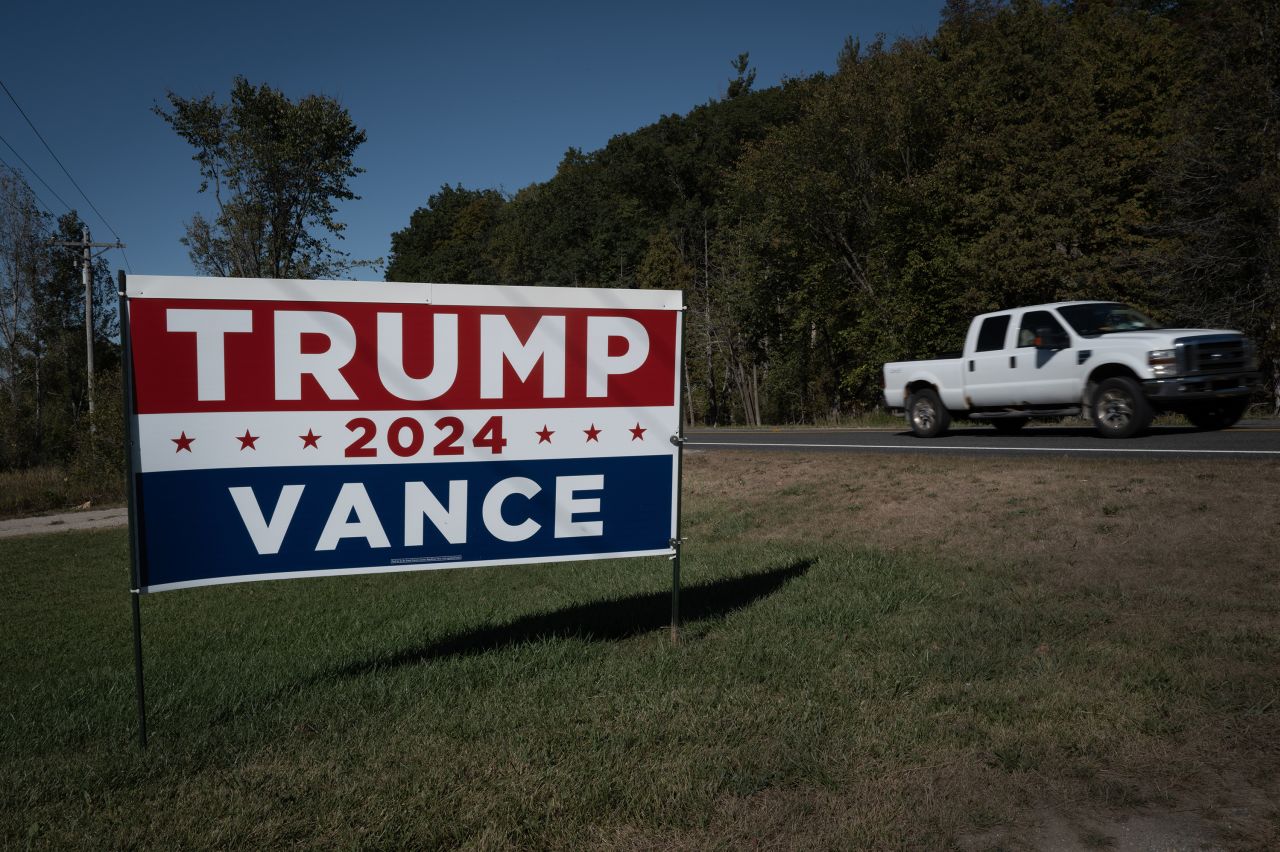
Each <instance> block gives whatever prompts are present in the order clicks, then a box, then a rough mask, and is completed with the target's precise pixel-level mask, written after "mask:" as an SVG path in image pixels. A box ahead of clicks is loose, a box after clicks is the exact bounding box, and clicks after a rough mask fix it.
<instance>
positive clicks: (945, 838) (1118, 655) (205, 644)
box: [0, 452, 1280, 849]
mask: <svg viewBox="0 0 1280 852" xmlns="http://www.w3.org/2000/svg"><path fill="white" fill-rule="evenodd" d="M687 461H688V468H687V475H686V534H687V535H688V536H689V538H690V542H689V544H688V547H687V551H686V560H685V566H684V567H685V580H686V586H685V593H684V596H683V599H682V600H683V603H684V609H685V614H686V618H687V619H688V623H687V624H686V628H685V631H684V634H683V641H682V642H681V643H680V644H679V645H672V644H671V643H670V642H669V640H668V634H667V631H666V629H665V626H666V624H667V622H668V621H669V607H670V602H669V597H668V591H669V582H670V566H669V563H667V562H666V561H665V560H659V559H648V560H633V561H624V562H600V563H570V564H564V565H544V566H529V567H504V568H487V569H475V570H460V571H442V572H423V573H408V574H398V575H382V576H368V577H347V578H328V579H316V580H299V581H285V582H273V583H258V584H246V585H239V586H224V587H214V588H206V589H195V590H188V591H179V592H170V593H164V594H159V595H153V596H149V597H145V598H144V599H143V600H142V608H143V623H144V635H145V641H146V658H147V678H148V681H147V686H148V700H149V701H148V703H149V708H150V724H151V736H152V741H151V747H150V748H149V749H148V750H147V751H146V752H145V753H140V752H139V750H138V749H137V747H136V744H135V741H134V737H135V729H134V724H135V720H134V703H133V671H132V657H131V644H130V641H131V640H130V618H129V598H128V595H127V592H126V589H127V584H128V582H127V574H128V571H127V544H126V536H125V533H124V532H123V531H111V532H94V533H78V534H75V533H64V534H60V535H49V536H42V537H32V538H25V539H7V540H0V570H2V571H3V572H4V575H5V577H6V579H7V580H8V584H7V586H8V588H7V594H6V595H5V596H4V599H3V601H2V602H0V620H2V622H3V624H4V629H3V631H2V632H0V672H3V679H2V683H3V692H2V693H0V712H2V713H3V719H4V724H3V725H0V845H3V846H6V847H13V848H23V847H25V846H33V847H37V848H67V847H78V848H95V849H99V848H114V847H150V848H172V847H219V848H244V847H250V848H266V847H279V846H286V845H290V846H307V847H312V846H332V847H341V848H351V847H373V848H387V847H410V848H438V847H462V848H470V849H497V848H582V847H597V848H599V847H603V848H621V849H653V848H676V849H706V848H723V849H736V848H741V847H743V846H752V845H759V846H764V847H770V848H774V847H783V848H840V849H845V848H944V849H945V848H959V849H979V848H997V847H1000V848H1034V847H1042V846H1048V845H1053V844H1054V842H1055V841H1062V840H1070V841H1072V842H1075V843H1077V844H1084V845H1085V846H1090V845H1092V846H1096V847H1098V848H1108V847H1111V848H1125V847H1124V846H1123V845H1122V843H1123V839H1124V837H1126V836H1129V835H1131V834H1132V831H1133V830H1135V829H1136V830H1138V831H1140V833H1143V836H1144V837H1146V838H1147V839H1149V840H1153V841H1157V842H1158V841H1162V840H1163V839H1165V838H1167V837H1170V836H1172V837H1173V838H1174V839H1185V840H1187V841H1188V842H1191V843H1192V844H1193V845H1191V846H1189V847H1188V848H1198V847H1197V845H1194V844H1201V843H1203V844H1208V845H1210V846H1213V847H1227V848H1231V847H1238V848H1267V847H1272V848H1275V847H1276V846H1280V810H1278V809H1277V804H1276V803H1277V802H1278V801H1280V558H1277V556H1278V554H1277V552H1276V551H1277V548H1278V547H1280V508H1278V507H1280V464H1276V463H1272V462H1264V463H1256V462H1233V461H1215V462H1199V461H1191V462H1182V461H1168V460H1162V461H1128V462H1120V463H1116V462H1106V463H1104V462H1092V461H1083V462H1079V461H1066V460H1060V459H1051V458H1045V459H1035V460H1023V459H1017V460H1001V459H991V458H982V459H978V458H953V457H945V458H943V457H936V456H935V457H929V458H921V459H915V458H913V457H908V456H901V455H881V456H872V455H867V456H839V455H834V454H830V455H809V456H805V455H789V454H788V455H758V454H753V453H747V452H743V453H718V454H710V453H690V454H689V455H688V456H687ZM1117 844H1121V845H1119V846H1117ZM1157 845H1158V844H1157ZM1166 845H1167V844H1166ZM1134 848H1139V847H1134ZM1160 848H1164V847H1163V846H1160Z"/></svg>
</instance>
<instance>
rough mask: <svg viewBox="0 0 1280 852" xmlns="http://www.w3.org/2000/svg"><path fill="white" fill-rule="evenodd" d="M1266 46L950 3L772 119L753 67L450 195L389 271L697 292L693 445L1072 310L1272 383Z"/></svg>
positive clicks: (1191, 22)
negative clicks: (530, 166) (1191, 339)
mask: <svg viewBox="0 0 1280 852" xmlns="http://www.w3.org/2000/svg"><path fill="white" fill-rule="evenodd" d="M1278 24H1280V3H1277V2H1275V0H1265V2H1252V0H1220V2H1218V1H1215V2H1210V1H1209V0H1173V1H1172V2H1166V1H1165V0H1162V1H1161V2H1145V0H1128V2H1114V3H1113V2H1108V3H1100V2H1088V3H1086V2H1081V0H1077V2H1040V0H1012V2H1008V3H1004V2H997V0H948V2H947V3H946V5H945V7H944V8H943V11H942V19H941V23H940V26H939V28H938V31H937V33H936V34H935V35H934V36H933V37H930V38H922V39H911V40H902V41H898V42H896V43H894V44H892V45H889V44H886V43H885V42H884V41H883V40H877V41H876V42H874V43H872V44H870V45H867V46H863V45H860V44H858V43H856V42H848V43H846V45H845V47H844V49H843V50H842V51H841V52H840V54H839V57H838V59H839V61H838V68H837V71H836V72H835V73H834V74H832V75H830V76H826V75H818V76H815V77H811V78H808V79H804V80H795V81H789V82H787V83H785V84H783V85H782V86H778V87H774V88H770V89H766V90H760V91H757V90H755V89H754V88H753V85H754V77H755V75H754V71H753V70H752V69H751V67H750V64H749V58H748V56H747V55H746V54H745V53H744V54H742V55H740V56H739V57H738V58H737V60H736V61H734V62H732V63H730V64H731V67H732V69H733V71H734V73H735V76H734V77H733V78H731V79H730V81H729V83H728V86H727V90H726V96H725V97H724V99H722V100H719V101H713V102H709V103H707V104H705V105H703V106H700V107H697V108H696V109H694V110H692V111H691V112H690V113H689V114H687V115H684V116H675V115H668V116H664V117H662V118H661V119H660V120H659V121H657V122H656V123H654V124H652V125H649V126H647V127H643V128H641V129H639V130H637V131H635V132H634V133H629V134H623V135H620V136H617V137H615V138H613V139H611V140H610V141H609V143H608V145H606V146H605V147H604V148H603V149H601V150H599V151H596V152H590V153H584V152H582V151H578V150H576V149H573V150H570V151H569V152H568V153H567V154H566V155H565V157H564V160H563V161H562V162H561V164H560V168H559V169H558V170H557V173H556V175H555V176H554V177H553V178H552V179H551V180H549V181H547V182H545V183H541V184H535V185H533V186H530V187H527V188H525V189H523V190H521V191H520V192H518V193H516V195H515V196H514V197H512V198H511V199H510V200H508V201H505V202H501V201H500V200H499V199H498V198H497V197H496V196H492V194H491V193H490V194H486V193H480V192H474V191H469V190H463V189H461V188H460V187H459V188H456V189H453V190H448V188H446V190H447V191H442V193H441V194H440V195H437V196H433V197H432V198H431V199H430V201H429V203H428V207H427V208H426V209H427V210H428V211H429V215H424V218H423V221H422V222H421V223H419V222H418V217H419V214H423V213H424V211H419V213H416V214H414V215H415V218H414V220H413V221H411V222H410V226H409V228H408V229H406V231H402V232H400V233H399V234H397V235H396V239H397V241H398V242H397V243H396V245H397V260H398V261H399V262H400V263H402V264H403V266H402V268H403V269H405V270H414V271H412V272H409V273H407V275H406V277H410V278H413V277H418V276H420V275H422V274H423V273H422V272H419V271H418V270H424V271H436V270H447V271H448V273H449V275H450V277H451V278H452V279H453V280H467V281H472V280H494V279H496V280H499V281H506V282H510V283H525V284H554V285H563V286H603V287H664V286H665V287H679V288H680V289H683V290H684V291H685V301H686V304H687V307H688V310H687V312H686V354H687V357H686V363H685V371H686V379H687V385H688V388H689V400H688V402H689V406H688V408H689V410H690V412H691V413H692V414H693V416H694V417H695V418H696V419H697V420H699V421H701V422H705V423H730V422H761V421H813V420H815V419H825V418H829V417H833V416H835V417H838V416H840V415H842V414H845V413H851V412H857V411H860V410H862V409H864V408H867V407H870V406H875V405H878V404H879V402H880V398H879V397H880V366H881V364H882V363H883V362H884V361H886V360H893V359H899V358H904V357H923V356H927V355H931V354H936V353H938V352H939V351H945V350H953V349H957V348H959V346H960V344H961V342H962V339H963V335H964V332H965V330H966V328H967V320H968V318H969V317H970V316H972V315H973V314H974V313H977V312H981V311H985V310H992V309H998V308H1002V307H1014V306H1017V305H1021V304H1031V303H1036V302H1042V301H1051V300H1058V299H1076V298H1098V299H1121V300H1125V301H1129V302H1132V303H1134V304H1136V305H1138V306H1139V307H1141V308H1143V309H1145V310H1146V311H1148V312H1149V313H1151V314H1153V315H1155V316H1156V317H1158V318H1161V319H1165V320H1167V321H1169V322H1178V323H1184V324H1190V325H1199V326H1211V327H1236V328H1242V329H1243V330H1245V331H1246V332H1248V333H1249V334H1250V335H1251V336H1252V337H1253V338H1254V339H1255V340H1257V341H1259V343H1260V344H1261V345H1262V347H1263V354H1264V357H1265V358H1267V359H1271V360H1273V361H1274V364H1275V370H1276V371H1277V372H1280V331H1277V327H1278V326H1280V282H1278V281H1277V272H1276V270H1277V266H1276V262H1277V258H1278V257H1280V141H1278V140H1280V135H1277V133H1276V132H1275V128H1276V127H1278V126H1280V45H1278V44H1277V26H1278ZM455 195H456V196H459V199H454V197H453V196H455ZM482 198H483V199H486V202H485V207H484V209H485V211H486V216H485V218H484V219H483V227H470V228H466V227H463V228H459V227H458V225H457V224H456V223H457V222H458V221H460V213H459V211H460V210H462V209H464V208H465V205H462V206H457V205H455V204H454V202H455V200H463V201H466V203H467V204H472V203H475V202H476V201H477V200H478V199H482ZM437 208H440V211H441V212H440V214H439V215H437V214H436V213H435V211H436V209H437ZM490 214H491V215H490ZM440 233H448V234H449V235H450V236H449V237H448V239H444V238H442V237H440V236H439V234H440ZM459 234H461V235H462V236H461V237H459V236H458V235H459ZM459 239H461V241H462V242H468V241H474V242H473V243H472V245H471V246H470V248H464V247H462V246H460V245H458V244H457V243H458V240H459ZM411 255H412V257H411ZM415 258H416V259H415ZM445 258H463V259H464V260H463V261H462V262H461V265H460V266H449V265H448V264H447V263H445ZM427 260H430V263H427V264H426V265H425V266H420V267H415V266H412V264H414V263H418V262H420V261H421V262H424V263H425V262H426V261H427ZM433 264H434V265H433ZM397 274H399V273H397ZM437 274H438V273H437Z"/></svg>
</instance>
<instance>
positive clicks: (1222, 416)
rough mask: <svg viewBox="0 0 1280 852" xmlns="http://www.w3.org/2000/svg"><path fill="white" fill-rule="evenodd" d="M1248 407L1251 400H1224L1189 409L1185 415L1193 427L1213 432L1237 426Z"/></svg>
mask: <svg viewBox="0 0 1280 852" xmlns="http://www.w3.org/2000/svg"><path fill="white" fill-rule="evenodd" d="M1248 407H1249V400H1247V399H1224V400H1215V401H1214V402H1207V403H1205V404H1204V405H1200V406H1197V407H1195V408H1192V409H1189V410H1188V411H1186V412H1184V414H1185V415H1186V418H1187V419H1188V420H1190V421H1191V425H1193V426H1195V427H1196V428H1197V429H1203V430H1205V431H1212V430H1214V429H1229V428H1230V427H1232V426H1234V425H1236V422H1237V421H1238V420H1239V419H1240V418H1241V417H1243V416H1244V411H1245V409H1246V408H1248Z"/></svg>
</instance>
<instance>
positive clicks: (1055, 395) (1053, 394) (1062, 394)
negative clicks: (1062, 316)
mask: <svg viewBox="0 0 1280 852" xmlns="http://www.w3.org/2000/svg"><path fill="white" fill-rule="evenodd" d="M1055 339H1056V340H1058V341H1061V342H1062V344H1063V346H1062V347H1061V348H1053V349H1044V348H1037V347H1036V340H1045V341H1051V340H1055ZM1015 343H1016V348H1015V349H1014V351H1013V352H1012V353H1011V354H1010V359H1009V364H1010V372H1009V383H1010V386H1009V393H1010V396H1012V397H1013V398H1014V399H1015V400H1017V401H1019V402H1026V403H1028V404H1030V405H1070V404H1073V403H1079V402H1080V398H1081V395H1082V394H1083V393H1084V380H1083V379H1082V378H1081V376H1082V375H1083V371H1082V370H1081V368H1080V366H1079V363H1078V361H1077V349H1076V347H1075V345H1074V341H1073V340H1072V338H1071V336H1070V333H1069V332H1068V331H1067V330H1066V329H1065V328H1063V327H1062V323H1060V322H1059V321H1058V319H1057V317H1055V316H1054V315H1053V314H1052V313H1051V312H1049V311H1044V310H1038V311H1024V312H1023V313H1022V316H1021V317H1020V318H1019V321H1018V334H1017V339H1016V341H1015Z"/></svg>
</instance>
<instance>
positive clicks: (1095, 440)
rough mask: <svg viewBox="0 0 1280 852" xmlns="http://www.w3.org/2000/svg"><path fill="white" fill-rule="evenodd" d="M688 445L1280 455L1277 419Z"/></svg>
mask: <svg viewBox="0 0 1280 852" xmlns="http://www.w3.org/2000/svg"><path fill="white" fill-rule="evenodd" d="M685 437H686V439H687V443H686V444H685V446H686V447H687V448H689V449H695V450H732V449H741V450H746V449H750V450H762V451H783V452H785V451H796V450H805V451H827V452H899V453H938V452H941V453H978V454H991V455H1031V454H1044V453H1051V454H1059V455H1065V456H1074V457H1078V458H1098V457H1101V456H1107V455H1112V456H1117V457H1119V456H1131V457H1132V456H1146V457H1149V458H1161V457H1163V458H1177V457H1185V458H1215V457H1217V458H1223V457H1228V458H1258V459H1266V458H1272V459H1280V422H1278V421H1274V420H1259V421H1241V422H1240V423H1239V424H1237V425H1236V426H1235V427H1233V428H1231V429H1226V430H1223V431H1220V432H1200V431H1197V430H1195V429H1191V428H1186V427H1175V426H1164V427H1156V428H1153V429H1152V430H1151V431H1150V432H1149V433H1148V434H1146V435H1143V436H1142V437H1139V438H1129V439H1127V440H1114V439H1109V438H1102V437H1100V436H1098V435H1096V434H1095V433H1094V432H1093V430H1092V429H1089V428H1084V427H1080V428H1071V427H1064V426H1053V425H1049V426H1028V427H1027V428H1025V429H1023V430H1022V431H1021V432H1019V433H1018V434H1016V435H1001V434H1000V433H998V432H996V431H995V429H993V428H991V427H989V426H975V427H960V428H955V429H952V430H951V431H950V432H948V433H947V434H946V435H943V436H942V437H940V438H933V439H921V438H916V437H914V436H913V435H912V434H911V433H910V432H909V431H907V429H906V428H905V425H904V427H903V428H902V429H899V430H892V429H883V430H873V429H777V430H769V429H750V430H748V429H691V430H689V431H688V432H687V433H686V435H685Z"/></svg>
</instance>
